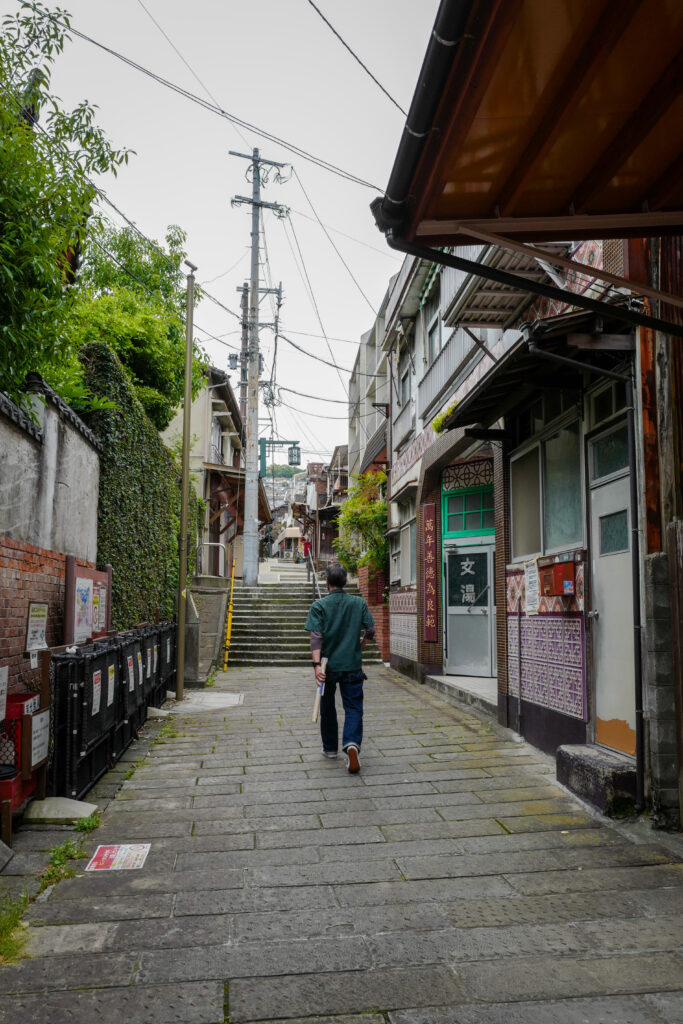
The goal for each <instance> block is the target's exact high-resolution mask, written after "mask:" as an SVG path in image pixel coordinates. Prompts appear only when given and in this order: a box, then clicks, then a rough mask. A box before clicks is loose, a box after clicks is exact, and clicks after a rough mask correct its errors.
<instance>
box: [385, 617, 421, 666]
mask: <svg viewBox="0 0 683 1024" xmlns="http://www.w3.org/2000/svg"><path fill="white" fill-rule="evenodd" d="M389 633H390V644H389V649H390V651H391V653H392V654H398V655H400V656H401V657H402V658H409V659H410V660H411V661H417V615H396V614H394V613H393V612H391V613H390V630H389Z"/></svg>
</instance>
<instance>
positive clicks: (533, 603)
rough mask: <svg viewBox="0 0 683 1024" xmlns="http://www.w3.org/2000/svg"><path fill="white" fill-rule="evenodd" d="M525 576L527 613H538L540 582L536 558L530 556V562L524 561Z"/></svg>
mask: <svg viewBox="0 0 683 1024" xmlns="http://www.w3.org/2000/svg"><path fill="white" fill-rule="evenodd" d="M524 578H525V581H526V583H525V586H526V591H525V592H526V614H527V615H536V613H537V612H538V596H539V583H538V566H537V565H536V559H535V558H530V559H529V561H528V562H525V563H524Z"/></svg>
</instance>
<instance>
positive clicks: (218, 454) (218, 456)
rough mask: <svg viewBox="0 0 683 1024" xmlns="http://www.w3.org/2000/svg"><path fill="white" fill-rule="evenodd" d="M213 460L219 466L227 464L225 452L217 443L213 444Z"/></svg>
mask: <svg viewBox="0 0 683 1024" xmlns="http://www.w3.org/2000/svg"><path fill="white" fill-rule="evenodd" d="M211 461H212V462H213V463H214V465H217V466H225V465H227V463H226V461H225V457H224V455H223V452H222V451H221V450H220V448H219V447H218V446H217V445H215V444H212V445H211Z"/></svg>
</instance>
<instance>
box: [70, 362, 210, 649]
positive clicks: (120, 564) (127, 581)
mask: <svg viewBox="0 0 683 1024" xmlns="http://www.w3.org/2000/svg"><path fill="white" fill-rule="evenodd" d="M81 361H82V362H83V366H84V370H85V379H84V383H85V385H86V386H87V387H88V388H89V389H90V390H91V391H92V393H93V394H94V395H97V396H100V397H102V398H107V399H110V400H111V401H113V402H115V403H116V408H114V409H106V410H97V411H93V412H90V413H88V414H87V415H84V417H83V418H84V419H85V420H86V422H87V423H88V425H89V426H90V427H91V429H92V430H93V432H94V433H95V434H96V435H97V437H98V439H99V440H100V441H101V442H102V444H103V446H104V451H103V453H102V456H101V459H100V497H99V509H98V533H97V564H98V565H99V566H101V565H105V564H106V563H107V562H111V564H112V566H113V568H114V580H113V594H112V626H113V627H114V628H116V629H126V628H128V627H130V626H134V625H135V624H136V623H138V622H143V621H145V620H152V621H153V620H154V618H155V615H156V613H157V611H158V612H159V615H160V617H161V618H173V617H174V615H175V597H176V588H177V584H178V533H179V529H180V477H179V471H178V467H177V466H176V463H175V461H174V459H173V456H172V455H171V453H170V452H169V450H168V449H167V448H166V446H165V445H164V443H163V442H162V440H161V438H160V436H159V433H158V431H157V429H156V427H155V426H154V425H153V424H152V422H151V421H150V420H149V419H148V417H147V415H146V413H145V411H144V409H143V408H142V405H141V404H140V402H139V401H138V399H137V397H136V396H135V393H134V391H133V388H132V385H131V383H130V381H129V380H128V377H127V375H126V372H125V370H124V369H123V367H122V365H121V363H120V362H119V359H118V357H117V356H116V354H115V353H114V352H113V351H112V350H111V349H110V348H109V346H108V345H105V344H104V343H102V342H94V343H92V344H90V345H88V346H87V347H86V348H85V349H83V351H82V353H81ZM201 512H202V509H201V503H200V502H199V500H198V499H197V497H196V495H195V493H194V489H193V488H190V525H189V534H190V564H189V566H188V575H190V574H191V573H192V572H193V571H194V561H195V547H196V543H195V542H196V538H197V525H198V522H199V519H200V515H201Z"/></svg>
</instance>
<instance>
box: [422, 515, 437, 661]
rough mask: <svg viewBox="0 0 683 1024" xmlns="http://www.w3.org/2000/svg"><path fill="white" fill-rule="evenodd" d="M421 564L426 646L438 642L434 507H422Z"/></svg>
mask: <svg viewBox="0 0 683 1024" xmlns="http://www.w3.org/2000/svg"><path fill="white" fill-rule="evenodd" d="M422 564H423V566H424V594H423V597H424V638H425V642H426V643H428V644H435V643H437V640H438V628H437V625H438V612H437V603H436V582H437V576H436V505H435V503H434V502H430V503H429V504H427V505H423V506H422Z"/></svg>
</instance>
